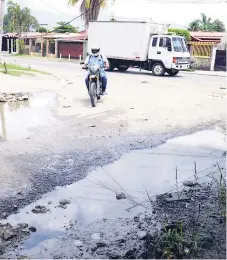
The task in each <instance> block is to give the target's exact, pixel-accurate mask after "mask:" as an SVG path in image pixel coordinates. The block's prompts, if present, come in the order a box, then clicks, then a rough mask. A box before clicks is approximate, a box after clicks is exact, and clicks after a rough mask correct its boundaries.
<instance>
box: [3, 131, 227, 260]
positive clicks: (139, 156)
mask: <svg viewBox="0 0 227 260" xmlns="http://www.w3.org/2000/svg"><path fill="white" fill-rule="evenodd" d="M201 136H203V139H201V138H200V137H201ZM211 140H214V142H211ZM225 148H226V146H225V142H224V138H223V136H222V134H221V133H219V132H217V131H214V130H213V131H202V132H199V133H196V134H194V135H189V136H186V137H182V138H176V139H173V140H169V141H168V142H167V143H166V144H164V145H162V146H159V147H157V148H154V149H152V150H139V151H133V152H131V153H129V154H128V155H124V156H123V157H122V159H121V160H119V161H117V162H115V163H114V164H112V165H109V166H106V167H105V168H100V169H98V170H96V171H93V172H92V173H90V174H89V175H88V176H87V177H86V178H85V179H84V180H82V181H80V182H77V183H74V184H72V185H70V186H67V187H63V188H60V187H59V188H57V189H55V190H54V191H53V192H51V193H49V194H46V195H45V196H44V197H43V198H42V199H41V200H39V201H37V202H35V203H33V204H31V205H29V206H27V207H25V208H24V209H21V210H20V212H19V213H18V214H15V215H11V216H10V217H9V218H8V219H7V220H5V223H7V222H8V221H9V222H10V223H12V224H16V223H18V221H21V220H23V221H25V222H26V223H28V224H29V225H30V226H34V227H35V228H37V232H36V233H35V235H32V236H31V237H30V238H29V242H25V243H24V245H23V246H26V247H25V249H24V250H21V249H20V250H19V251H15V252H12V254H23V255H29V257H31V256H32V257H34V258H35V257H38V255H39V254H40V255H42V256H43V258H53V257H83V258H86V257H87V258H92V257H95V258H110V257H113V258H114V257H116V258H119V257H121V258H135V257H144V256H145V255H146V254H148V252H146V250H145V249H147V248H149V246H148V245H147V244H146V243H145V242H147V239H148V238H149V237H150V236H152V235H151V233H152V234H153V233H154V232H158V233H157V234H156V235H155V237H157V236H161V237H162V236H163V235H164V234H162V233H160V230H161V228H162V226H163V223H168V222H171V221H172V220H174V221H175V222H176V221H178V220H179V221H180V220H182V219H181V216H182V214H183V215H185V219H183V221H184V222H185V223H186V224H187V221H188V219H190V218H189V217H190V216H189V215H187V214H186V213H184V210H185V209H186V210H188V209H190V210H189V211H188V212H190V213H191V205H192V204H191V203H192V201H195V199H196V201H198V203H199V204H200V205H205V204H207V203H208V202H209V201H208V202H207V201H206V200H205V199H207V198H210V197H211V198H213V197H214V196H213V197H212V196H208V194H207V193H206V192H207V191H206V188H203V186H202V183H201V180H203V181H204V180H206V182H209V181H210V180H211V177H210V174H211V176H213V177H214V178H216V179H220V176H218V173H219V171H218V166H217V164H216V162H217V160H218V161H219V164H218V165H219V167H220V170H221V171H224V170H225V169H224V167H225V157H224V156H223V151H224V150H225ZM170 151H171V152H170ZM160 156H161V158H162V163H161V164H160V163H159V162H158V160H157V159H158V158H160ZM194 160H196V162H197V165H196V170H197V176H196V178H195V176H194V174H193V171H194V168H195V164H194ZM67 162H68V164H71V163H72V162H73V160H70V159H68V160H67ZM175 165H178V172H177V180H176V166H175ZM166 174H167V175H168V178H167V175H166ZM154 176H158V178H157V177H156V178H154ZM165 180H166V181H165ZM176 184H177V186H176ZM205 187H206V186H205ZM182 189H184V190H183V191H182ZM193 189H198V190H197V196H196V197H195V198H194V197H192V196H193V192H192V191H193ZM165 190H168V193H164V195H162V196H159V197H158V200H157V203H155V197H156V194H159V193H160V194H163V192H164V191H165ZM179 192H180V194H179ZM192 199H193V200H192ZM216 201H217V198H216V200H215V199H214V198H213V201H212V202H213V204H214V205H215V208H216V205H217V203H216ZM177 205H179V206H177ZM59 207H60V208H59ZM196 207H197V206H196ZM47 208H48V209H49V211H47ZM170 208H171V209H172V210H173V212H170ZM31 209H39V210H40V209H41V210H42V209H45V212H43V213H44V214H32V213H30V211H31ZM181 210H182V212H181ZM146 211H147V212H146ZM211 211H212V210H211ZM139 212H142V214H140V216H137V214H138V213H139ZM201 212H202V211H201V209H200V216H202V213H201ZM35 213H40V212H35ZM149 214H150V215H149ZM204 214H205V213H204ZM212 214H213V213H212ZM212 214H211V215H212ZM163 216H165V217H163ZM123 217H125V218H123ZM119 218H120V219H119ZM201 218H202V219H203V217H201ZM98 219H99V220H98ZM144 219H146V221H145V220H144ZM110 221H112V224H111V225H110V224H108V223H110ZM147 222H148V223H147ZM97 223H100V224H97ZM113 223H114V224H113ZM207 223H208V222H207V221H205V222H204V224H207ZM186 224H185V225H186ZM204 224H203V226H204ZM213 224H214V223H211V224H210V225H213ZM146 225H147V227H146ZM171 225H172V224H171ZM174 225H176V224H174ZM187 225H188V224H187ZM113 226H116V228H117V232H118V233H119V235H116V234H115V235H113V238H112V239H113V241H112V242H110V243H107V241H108V236H110V233H111V234H112V232H113V231H112V229H111V228H113ZM121 226H123V227H122V228H121ZM92 227H93V228H92ZM189 227H190V226H189ZM121 229H122V230H125V232H126V230H127V238H126V242H123V240H125V239H124V238H122V239H123V240H121V243H120V244H121V245H119V242H117V241H115V240H116V238H117V237H119V236H121V237H124V236H125V235H124V233H123V235H122V234H121V231H120V230H121ZM150 229H151V230H152V232H151V230H150ZM65 231H66V232H67V234H66V235H63V239H61V238H59V237H58V233H59V232H65ZM88 233H89V235H88ZM205 233H206V232H205ZM70 234H71V235H70ZM75 234H76V235H78V234H81V235H80V236H75ZM66 236H67V244H65V242H64V241H63V240H64V239H66ZM218 236H219V237H220V234H219V233H218ZM89 237H91V239H92V240H91V241H93V240H98V241H99V243H98V244H97V243H96V244H97V245H96V244H94V243H92V242H91V243H90V242H89V243H90V244H91V245H92V248H90V247H88V246H87V245H86V248H85V249H83V250H82V249H81V248H82V245H84V244H85V241H90V240H89ZM114 237H115V238H114ZM149 239H150V238H149ZM56 241H57V242H56ZM155 241H156V240H155ZM155 241H153V242H152V243H154V242H155ZM96 242H97V241H96ZM46 243H47V244H46ZM53 243H57V245H55V244H53ZM62 243H63V244H62ZM86 243H87V242H86ZM89 243H88V244H89ZM155 243H157V241H156V242H155ZM218 243H219V242H218ZM75 244H76V247H77V248H78V249H79V253H78V252H75V249H73V247H75ZM28 245H30V246H31V245H32V248H31V249H29V247H30V246H28ZM119 246H120V247H121V248H122V251H120V254H119V253H117V252H118V251H119V250H118V251H117V248H118V247H119ZM52 247H53V248H59V250H58V251H57V252H56V250H54V251H53V249H52ZM42 248H44V249H42ZM61 248H62V249H61ZM63 249H64V250H63ZM66 249H67V250H66ZM40 250H41V252H40ZM43 250H44V251H43ZM81 250H82V252H81ZM152 250H153V251H152ZM152 250H151V251H152V254H151V252H150V251H149V252H150V253H149V254H150V256H151V258H152V257H157V256H158V252H156V251H155V250H156V249H152ZM7 251H8V252H9V248H8V249H7ZM110 252H112V253H110ZM198 253H199V252H198ZM212 253H214V252H213V251H212ZM81 254H82V255H81ZM214 254H216V253H214ZM215 256H216V255H215ZM217 257H218V255H217Z"/></svg>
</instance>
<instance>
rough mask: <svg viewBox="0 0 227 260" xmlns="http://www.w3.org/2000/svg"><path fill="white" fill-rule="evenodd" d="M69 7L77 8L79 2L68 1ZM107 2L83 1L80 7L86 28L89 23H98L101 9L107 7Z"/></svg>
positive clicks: (97, 0) (105, 0) (104, 0)
mask: <svg viewBox="0 0 227 260" xmlns="http://www.w3.org/2000/svg"><path fill="white" fill-rule="evenodd" d="M68 1H69V2H68V3H69V5H71V6H75V5H76V4H77V3H78V2H79V0H68ZM106 3H107V0H82V2H81V5H80V13H81V14H82V19H83V20H84V21H85V26H88V24H89V21H96V20H97V19H98V16H99V12H100V9H101V8H104V7H105V6H106Z"/></svg>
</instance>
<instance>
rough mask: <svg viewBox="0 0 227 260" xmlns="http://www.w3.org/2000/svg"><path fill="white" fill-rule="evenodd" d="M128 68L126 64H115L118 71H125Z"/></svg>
mask: <svg viewBox="0 0 227 260" xmlns="http://www.w3.org/2000/svg"><path fill="white" fill-rule="evenodd" d="M128 68H129V66H127V65H118V66H117V69H118V70H119V71H126V70H127V69H128Z"/></svg>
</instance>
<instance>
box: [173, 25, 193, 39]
mask: <svg viewBox="0 0 227 260" xmlns="http://www.w3.org/2000/svg"><path fill="white" fill-rule="evenodd" d="M168 32H173V33H176V35H179V36H183V37H184V38H185V39H186V40H187V41H190V39H191V36H190V33H189V31H188V30H182V29H177V28H176V29H175V28H168Z"/></svg>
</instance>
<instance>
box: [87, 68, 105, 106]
mask: <svg viewBox="0 0 227 260" xmlns="http://www.w3.org/2000/svg"><path fill="white" fill-rule="evenodd" d="M87 69H88V70H89V96H90V99H91V105H92V106H93V107H95V106H96V103H97V100H100V99H101V95H102V81H101V76H100V66H99V65H98V64H95V65H88V67H87Z"/></svg>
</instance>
